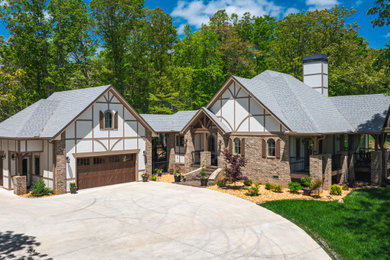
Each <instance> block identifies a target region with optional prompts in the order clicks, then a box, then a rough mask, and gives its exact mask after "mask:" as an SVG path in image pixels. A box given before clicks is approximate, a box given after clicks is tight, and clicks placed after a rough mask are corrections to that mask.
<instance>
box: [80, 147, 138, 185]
mask: <svg viewBox="0 0 390 260" xmlns="http://www.w3.org/2000/svg"><path fill="white" fill-rule="evenodd" d="M135 158H136V154H123V155H110V156H96V157H85V158H77V187H78V188H79V189H88V188H93V187H99V186H106V185H112V184H118V183H125V182H132V181H135V180H136V178H135V172H136V171H135Z"/></svg>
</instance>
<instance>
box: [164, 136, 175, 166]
mask: <svg viewBox="0 0 390 260" xmlns="http://www.w3.org/2000/svg"><path fill="white" fill-rule="evenodd" d="M166 137H167V154H168V168H172V169H175V165H176V156H175V155H176V154H175V134H173V133H169V134H167V135H166Z"/></svg>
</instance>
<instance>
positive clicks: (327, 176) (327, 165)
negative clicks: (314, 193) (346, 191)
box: [322, 154, 332, 190]
mask: <svg viewBox="0 0 390 260" xmlns="http://www.w3.org/2000/svg"><path fill="white" fill-rule="evenodd" d="M322 163H323V164H324V165H323V169H324V183H323V185H322V187H323V188H324V189H325V190H329V189H330V186H332V155H331V154H324V155H323V162H322Z"/></svg>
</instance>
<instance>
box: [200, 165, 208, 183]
mask: <svg viewBox="0 0 390 260" xmlns="http://www.w3.org/2000/svg"><path fill="white" fill-rule="evenodd" d="M207 181H208V178H207V176H206V171H205V169H204V165H202V170H201V171H200V186H202V187H205V186H207Z"/></svg>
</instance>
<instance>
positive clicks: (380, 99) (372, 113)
mask: <svg viewBox="0 0 390 260" xmlns="http://www.w3.org/2000/svg"><path fill="white" fill-rule="evenodd" d="M329 99H330V100H331V101H332V102H333V103H334V104H335V105H336V107H337V108H338V110H339V111H340V113H341V114H342V115H343V116H344V118H345V119H346V120H347V121H348V122H349V123H350V124H351V125H352V127H353V128H354V129H355V131H357V132H361V133H378V132H381V131H382V128H383V125H384V123H385V119H386V115H387V111H388V110H389V106H390V96H386V95H383V94H376V95H354V96H339V97H330V98H329Z"/></svg>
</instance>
